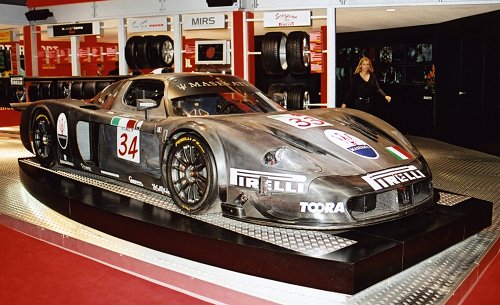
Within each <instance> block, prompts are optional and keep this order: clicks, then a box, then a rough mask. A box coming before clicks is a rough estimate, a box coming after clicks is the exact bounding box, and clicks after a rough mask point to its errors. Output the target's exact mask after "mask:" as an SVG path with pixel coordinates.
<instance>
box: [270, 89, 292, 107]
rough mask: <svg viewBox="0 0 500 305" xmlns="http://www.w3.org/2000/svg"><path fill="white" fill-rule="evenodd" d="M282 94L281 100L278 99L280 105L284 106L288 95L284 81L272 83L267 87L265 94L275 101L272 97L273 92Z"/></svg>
mask: <svg viewBox="0 0 500 305" xmlns="http://www.w3.org/2000/svg"><path fill="white" fill-rule="evenodd" d="M276 93H279V94H283V100H282V101H280V103H279V104H280V105H281V106H283V107H286V104H287V97H288V86H287V84H285V83H272V84H271V85H270V86H269V88H268V89H267V96H269V98H270V99H272V100H273V101H275V102H278V101H276V100H275V98H274V94H276Z"/></svg>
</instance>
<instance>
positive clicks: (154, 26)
mask: <svg viewBox="0 0 500 305" xmlns="http://www.w3.org/2000/svg"><path fill="white" fill-rule="evenodd" d="M166 31H168V23H167V18H166V17H148V18H128V19H127V32H129V33H137V32H166Z"/></svg>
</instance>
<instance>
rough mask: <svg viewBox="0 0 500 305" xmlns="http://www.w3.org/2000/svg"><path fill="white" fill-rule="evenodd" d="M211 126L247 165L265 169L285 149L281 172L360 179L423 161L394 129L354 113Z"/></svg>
mask: <svg viewBox="0 0 500 305" xmlns="http://www.w3.org/2000/svg"><path fill="white" fill-rule="evenodd" d="M206 124H207V125H210V126H212V127H213V129H215V130H216V132H217V133H218V134H219V136H220V137H221V139H222V140H223V142H224V145H225V148H226V151H228V152H231V155H232V157H233V159H234V158H237V157H236V156H244V157H241V159H242V162H243V160H249V157H250V159H251V158H255V160H254V161H255V163H260V164H259V165H262V164H263V163H265V162H264V161H263V159H264V158H265V156H266V154H268V153H271V154H272V153H273V152H276V151H277V150H278V149H280V148H282V149H284V150H282V152H283V151H284V152H286V153H285V154H284V155H285V156H284V157H283V158H282V160H283V161H284V162H283V164H281V167H282V168H280V169H282V170H285V171H287V170H288V171H303V170H301V169H305V170H307V171H315V172H321V173H322V174H323V175H324V174H327V175H360V174H364V173H367V172H373V171H378V170H382V169H386V168H390V167H395V166H401V165H404V164H409V163H413V161H415V159H418V158H419V157H420V153H419V152H418V151H417V150H416V149H415V148H414V147H413V146H412V145H411V144H410V142H409V141H408V140H406V138H404V137H403V136H402V135H401V134H400V133H399V132H398V131H397V130H396V129H395V128H394V127H392V126H391V125H389V124H387V123H385V122H384V121H382V120H380V119H378V118H376V117H374V116H371V115H369V114H366V113H364V112H360V111H356V110H352V109H348V110H345V109H315V110H304V111H295V112H275V113H266V114H245V115H228V116H218V117H211V118H210V121H208V120H207V123H206ZM282 155H283V154H282ZM280 157H281V156H280ZM236 163H238V162H236ZM237 165H238V164H235V165H234V166H237ZM265 165H266V164H265ZM249 166H252V164H251V163H250V164H249ZM255 166H257V164H255ZM266 166H269V167H276V166H278V165H275V164H267V165H266Z"/></svg>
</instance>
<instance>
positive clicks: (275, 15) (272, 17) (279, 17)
mask: <svg viewBox="0 0 500 305" xmlns="http://www.w3.org/2000/svg"><path fill="white" fill-rule="evenodd" d="M284 26H311V11H293V12H266V13H264V27H284Z"/></svg>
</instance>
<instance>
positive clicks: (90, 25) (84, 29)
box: [47, 21, 102, 37]
mask: <svg viewBox="0 0 500 305" xmlns="http://www.w3.org/2000/svg"><path fill="white" fill-rule="evenodd" d="M101 26H102V22H98V21H95V22H87V23H74V24H61V25H49V26H48V27H47V35H48V36H49V37H60V36H72V35H102V33H101Z"/></svg>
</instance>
